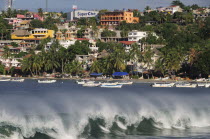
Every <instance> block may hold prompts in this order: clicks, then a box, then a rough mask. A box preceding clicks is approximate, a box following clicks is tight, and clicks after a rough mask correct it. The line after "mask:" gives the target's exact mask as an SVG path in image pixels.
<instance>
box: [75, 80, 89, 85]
mask: <svg viewBox="0 0 210 139" xmlns="http://www.w3.org/2000/svg"><path fill="white" fill-rule="evenodd" d="M76 82H77V84H82V85H83V84H85V83H87V82H93V81H89V80H87V79H86V80H85V79H83V80H78V81H76Z"/></svg>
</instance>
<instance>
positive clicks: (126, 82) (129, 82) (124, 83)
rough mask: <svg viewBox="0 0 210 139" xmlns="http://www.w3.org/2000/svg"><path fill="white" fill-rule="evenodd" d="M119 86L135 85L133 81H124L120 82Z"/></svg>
mask: <svg viewBox="0 0 210 139" xmlns="http://www.w3.org/2000/svg"><path fill="white" fill-rule="evenodd" d="M118 84H123V85H131V84H133V82H132V81H122V82H119V83H118Z"/></svg>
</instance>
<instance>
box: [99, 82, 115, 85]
mask: <svg viewBox="0 0 210 139" xmlns="http://www.w3.org/2000/svg"><path fill="white" fill-rule="evenodd" d="M101 84H102V85H118V84H119V82H104V83H101Z"/></svg>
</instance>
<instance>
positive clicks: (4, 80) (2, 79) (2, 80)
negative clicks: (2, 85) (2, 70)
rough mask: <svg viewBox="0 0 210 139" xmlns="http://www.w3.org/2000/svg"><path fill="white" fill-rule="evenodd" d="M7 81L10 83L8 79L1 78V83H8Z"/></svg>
mask: <svg viewBox="0 0 210 139" xmlns="http://www.w3.org/2000/svg"><path fill="white" fill-rule="evenodd" d="M7 81H10V79H7V78H0V82H7Z"/></svg>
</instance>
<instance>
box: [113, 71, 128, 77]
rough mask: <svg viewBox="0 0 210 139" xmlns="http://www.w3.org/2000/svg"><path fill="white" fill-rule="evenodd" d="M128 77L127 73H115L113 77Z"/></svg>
mask: <svg viewBox="0 0 210 139" xmlns="http://www.w3.org/2000/svg"><path fill="white" fill-rule="evenodd" d="M126 75H128V73H127V72H115V73H113V74H112V76H126Z"/></svg>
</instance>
